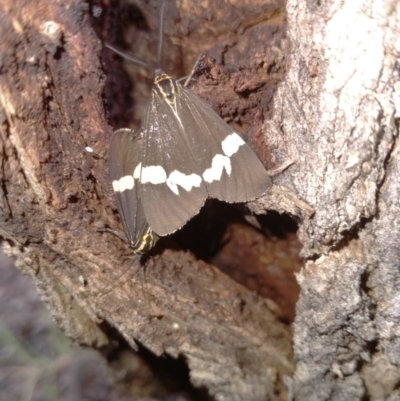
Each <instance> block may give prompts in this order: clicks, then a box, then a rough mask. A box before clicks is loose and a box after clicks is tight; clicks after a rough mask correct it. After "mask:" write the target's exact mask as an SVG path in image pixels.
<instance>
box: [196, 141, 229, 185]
mask: <svg viewBox="0 0 400 401" xmlns="http://www.w3.org/2000/svg"><path fill="white" fill-rule="evenodd" d="M225 140H226V139H225ZM224 168H225V170H226V172H227V173H228V175H231V171H232V166H231V161H230V159H229V157H227V156H223V155H215V156H214V158H213V160H212V163H211V167H210V168H208V169H207V170H206V171H204V173H203V178H204V181H207V182H209V183H211V182H213V181H219V180H220V179H221V175H222V172H223V170H224Z"/></svg>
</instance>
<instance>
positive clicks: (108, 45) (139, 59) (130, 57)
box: [104, 42, 154, 72]
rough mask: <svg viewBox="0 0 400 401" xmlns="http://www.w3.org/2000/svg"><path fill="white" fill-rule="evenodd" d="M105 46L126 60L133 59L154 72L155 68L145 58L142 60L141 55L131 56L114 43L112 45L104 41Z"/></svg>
mask: <svg viewBox="0 0 400 401" xmlns="http://www.w3.org/2000/svg"><path fill="white" fill-rule="evenodd" d="M104 46H105V47H107V49H110V50H112V51H113V52H114V53H116V54H118V55H119V56H121V57H123V58H124V59H126V60H129V61H132V62H133V63H135V64H137V65H140V66H141V67H143V68H145V69H146V70H147V71H150V72H154V69H153V68H152V67H150V66H149V65H148V64H147V63H146V62H145V61H144V60H142V59H141V58H139V57H135V56H131V55H129V54H126V53H124V52H122V51H121V50H119V49H117V48H116V47H114V46H113V45H110V44H109V43H105V42H104Z"/></svg>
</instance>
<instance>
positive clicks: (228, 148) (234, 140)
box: [221, 132, 246, 157]
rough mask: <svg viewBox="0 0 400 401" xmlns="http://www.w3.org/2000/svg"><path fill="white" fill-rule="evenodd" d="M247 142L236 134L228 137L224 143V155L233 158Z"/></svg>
mask: <svg viewBox="0 0 400 401" xmlns="http://www.w3.org/2000/svg"><path fill="white" fill-rule="evenodd" d="M245 143H246V142H245V141H244V140H243V139H242V138H241V137H240V136H239V135H238V134H237V133H236V132H234V133H233V134H230V135H228V136H227V137H226V138H225V139H224V140H223V141H222V142H221V146H222V150H223V151H224V153H225V154H226V155H227V156H228V157H231V156H232V155H234V154H235V153H236V152H237V151H238V150H239V148H240V147H241V146H242V145H244V144H245Z"/></svg>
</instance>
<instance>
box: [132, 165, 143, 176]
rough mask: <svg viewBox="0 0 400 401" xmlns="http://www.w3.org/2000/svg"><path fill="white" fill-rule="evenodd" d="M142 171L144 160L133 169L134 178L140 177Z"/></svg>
mask: <svg viewBox="0 0 400 401" xmlns="http://www.w3.org/2000/svg"><path fill="white" fill-rule="evenodd" d="M141 171H142V162H140V163H139V164H138V165H137V166H136V168H135V170H134V171H133V178H134V179H135V180H138V179H139V178H140V173H141Z"/></svg>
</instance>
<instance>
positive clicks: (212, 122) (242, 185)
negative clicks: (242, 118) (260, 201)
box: [178, 87, 272, 203]
mask: <svg viewBox="0 0 400 401" xmlns="http://www.w3.org/2000/svg"><path fill="white" fill-rule="evenodd" d="M181 93H182V94H181V96H180V102H179V105H178V110H179V111H180V114H182V115H183V116H184V121H185V126H187V127H189V128H190V129H189V128H188V131H187V135H188V136H189V137H190V138H191V139H192V148H194V149H198V151H196V152H195V158H196V160H197V162H198V163H199V164H200V163H203V174H202V178H203V180H204V181H205V185H206V188H207V193H208V196H209V197H211V198H217V199H219V200H222V201H225V202H229V203H234V202H248V201H251V200H254V199H256V198H259V197H260V196H261V195H262V194H263V193H264V192H265V191H266V190H267V189H268V188H269V187H270V186H271V185H272V181H271V178H270V176H269V175H268V173H267V171H266V170H265V167H264V166H263V164H262V163H261V161H260V160H259V159H258V157H257V156H256V155H255V153H254V152H253V150H252V149H251V148H250V147H249V145H247V144H246V143H245V141H244V140H243V138H242V137H241V136H240V135H239V134H238V133H236V132H235V131H234V130H233V129H232V127H230V126H229V125H228V124H227V123H226V122H225V121H224V120H222V118H221V117H220V116H219V115H218V114H217V113H216V112H215V111H214V110H212V109H211V108H210V107H209V106H208V105H207V104H206V103H205V102H204V101H203V100H202V99H200V98H199V97H198V96H197V95H196V94H195V93H193V92H192V91H190V90H189V89H187V88H185V87H181ZM205 144H206V145H207V146H205Z"/></svg>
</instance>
